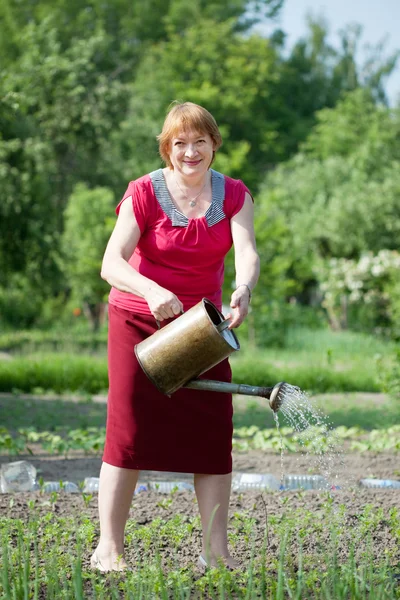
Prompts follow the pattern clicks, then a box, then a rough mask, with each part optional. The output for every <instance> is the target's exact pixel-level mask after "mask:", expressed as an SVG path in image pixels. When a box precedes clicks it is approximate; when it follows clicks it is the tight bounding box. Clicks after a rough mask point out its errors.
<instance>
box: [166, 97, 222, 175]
mask: <svg viewBox="0 0 400 600" xmlns="http://www.w3.org/2000/svg"><path fill="white" fill-rule="evenodd" d="M181 135H185V136H189V138H194V137H196V136H197V137H201V136H207V137H209V138H210V141H211V144H212V156H211V157H210V164H209V165H207V168H208V167H209V166H210V165H211V163H212V162H213V160H214V155H215V152H216V151H217V150H218V148H219V147H220V146H221V144H222V137H221V134H220V131H219V129H218V125H217V123H216V121H215V119H214V117H213V116H212V114H211V113H209V112H208V110H206V109H205V108H203V107H202V106H199V105H198V104H193V102H183V103H174V104H173V106H172V108H171V109H170V111H169V112H168V114H167V117H166V119H165V121H164V125H163V128H162V131H161V133H160V135H158V136H157V139H158V142H159V149H160V155H161V158H162V159H163V161H164V162H165V163H166V164H167V166H169V167H171V168H174V167H173V164H172V162H171V153H172V150H173V148H172V143H173V140H174V139H176V138H179V136H181Z"/></svg>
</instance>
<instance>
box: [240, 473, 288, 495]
mask: <svg viewBox="0 0 400 600" xmlns="http://www.w3.org/2000/svg"><path fill="white" fill-rule="evenodd" d="M265 489H267V490H268V489H269V490H279V480H278V479H277V478H276V477H275V476H274V475H271V474H269V473H236V474H235V475H234V476H233V478H232V490H233V491H235V492H243V491H246V490H265Z"/></svg>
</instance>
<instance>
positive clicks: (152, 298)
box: [101, 196, 183, 321]
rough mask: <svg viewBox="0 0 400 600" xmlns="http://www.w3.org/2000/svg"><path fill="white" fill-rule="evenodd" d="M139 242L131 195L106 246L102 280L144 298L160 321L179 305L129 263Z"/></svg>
mask: <svg viewBox="0 0 400 600" xmlns="http://www.w3.org/2000/svg"><path fill="white" fill-rule="evenodd" d="M139 239H140V229H139V226H138V224H137V221H136V218H135V215H134V212H133V210H132V196H128V197H127V198H126V199H125V200H124V202H122V204H121V207H120V211H119V215H118V219H117V222H116V224H115V227H114V231H113V232H112V234H111V237H110V240H109V242H108V244H107V248H106V251H105V253H104V257H103V263H102V267H101V277H102V279H105V281H107V282H108V283H109V284H110V285H112V286H113V287H115V288H116V289H117V290H120V291H121V292H128V293H131V294H136V296H140V297H142V298H144V299H145V300H146V301H147V303H148V305H149V308H150V310H151V312H152V314H153V315H154V317H155V318H156V319H157V320H159V321H162V320H164V319H169V318H172V317H174V316H175V315H178V314H179V313H180V312H182V310H183V305H182V302H181V301H180V300H179V299H178V298H177V296H175V294H173V293H172V292H170V291H169V290H166V289H165V288H163V287H161V286H159V285H158V284H157V283H155V282H154V281H152V280H151V279H149V278H148V277H145V276H144V275H141V274H140V273H138V272H137V271H136V270H135V269H133V268H132V267H131V265H130V264H129V262H128V261H129V259H130V257H131V256H132V254H133V252H134V250H135V248H136V246H137V244H138V242H139Z"/></svg>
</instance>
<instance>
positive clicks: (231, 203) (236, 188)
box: [225, 179, 254, 219]
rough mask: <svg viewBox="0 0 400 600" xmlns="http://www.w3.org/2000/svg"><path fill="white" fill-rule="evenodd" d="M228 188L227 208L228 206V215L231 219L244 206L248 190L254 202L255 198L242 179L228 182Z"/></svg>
mask: <svg viewBox="0 0 400 600" xmlns="http://www.w3.org/2000/svg"><path fill="white" fill-rule="evenodd" d="M227 184H228V185H227V189H226V200H227V202H226V203H225V208H226V216H227V217H228V218H229V219H231V218H232V217H234V216H235V215H236V214H237V213H238V212H239V211H240V210H241V209H242V207H243V204H244V200H245V197H246V192H247V193H248V194H249V196H250V198H251V199H252V200H253V202H254V198H253V196H252V194H251V192H250V190H249V188H248V187H247V186H246V185H245V184H244V183H243V181H242V180H241V179H236V180H233V179H231V180H230V181H229V180H228V182H227Z"/></svg>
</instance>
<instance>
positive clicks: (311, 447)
mask: <svg viewBox="0 0 400 600" xmlns="http://www.w3.org/2000/svg"><path fill="white" fill-rule="evenodd" d="M280 412H281V413H282V415H283V417H284V418H285V419H286V420H287V421H288V423H289V425H290V426H291V427H292V428H293V429H294V431H295V432H296V434H295V439H296V441H297V442H298V443H300V445H301V446H302V447H303V451H304V453H305V454H306V456H307V458H308V459H309V462H310V466H309V472H315V473H318V474H319V475H321V476H322V478H323V479H322V478H320V481H319V483H318V477H314V483H315V487H317V488H319V489H331V490H333V489H337V488H338V485H337V480H338V476H339V473H338V470H339V468H340V467H342V466H343V454H342V452H341V450H340V448H339V441H338V439H337V438H336V436H335V431H334V429H333V427H332V425H331V424H330V422H329V419H328V417H327V416H326V415H324V414H323V413H322V412H321V411H320V410H319V409H318V408H317V407H316V406H314V405H313V403H312V401H311V400H310V398H309V397H308V396H307V394H305V393H304V392H302V391H301V390H300V389H299V388H296V387H293V386H288V387H287V388H286V389H285V395H284V400H283V402H282V405H281V407H280ZM274 418H275V423H276V426H277V428H278V430H279V419H278V416H277V414H276V413H275V415H274ZM279 432H280V430H279ZM280 439H281V487H282V488H285V487H287V486H286V485H284V483H285V481H286V480H287V477H285V476H284V473H283V441H282V435H281V434H280ZM312 477H313V476H310V481H309V482H306V478H305V483H308V484H309V485H307V487H314V485H311V483H312V481H311V480H312Z"/></svg>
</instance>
